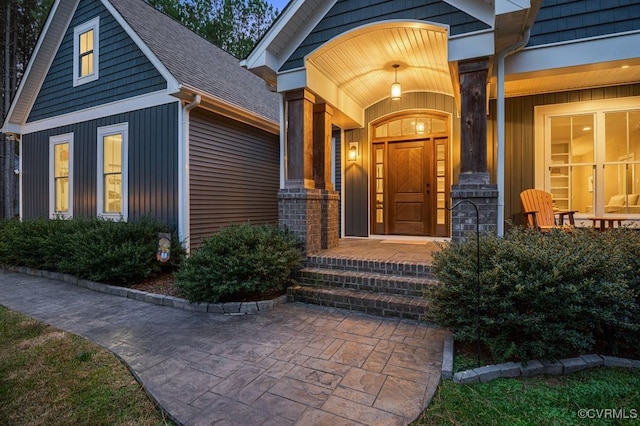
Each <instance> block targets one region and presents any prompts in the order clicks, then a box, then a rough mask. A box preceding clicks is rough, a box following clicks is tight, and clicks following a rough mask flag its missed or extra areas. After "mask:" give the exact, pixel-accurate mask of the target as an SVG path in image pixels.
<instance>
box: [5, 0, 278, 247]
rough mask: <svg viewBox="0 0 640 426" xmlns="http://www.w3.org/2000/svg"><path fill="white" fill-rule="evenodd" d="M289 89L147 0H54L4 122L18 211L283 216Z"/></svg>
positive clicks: (126, 216)
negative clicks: (283, 133) (275, 87)
mask: <svg viewBox="0 0 640 426" xmlns="http://www.w3.org/2000/svg"><path fill="white" fill-rule="evenodd" d="M280 98H281V96H280V95H278V94H277V93H273V92H272V91H270V90H269V89H268V88H267V86H266V85H265V83H264V81H263V80H261V79H260V78H258V77H256V76H255V75H253V74H252V73H250V72H249V71H247V70H245V69H243V68H242V67H241V66H240V65H239V61H238V60H237V59H236V58H234V57H232V56H231V55H229V54H227V53H226V52H224V51H222V50H221V49H219V48H217V47H216V46H214V45H212V44H211V43H209V42H208V41H206V40H204V39H203V38H201V37H199V36H197V35H196V34H195V33H193V32H191V31H189V30H187V29H186V28H185V27H183V26H181V25H180V24H178V23H177V22H176V21H174V20H172V19H171V18H169V17H167V16H166V15H164V14H162V13H160V12H158V11H156V10H155V9H154V8H152V7H151V6H149V5H147V4H146V3H145V2H144V1H142V0H56V1H55V2H54V4H53V7H52V10H51V12H50V14H49V16H48V19H47V21H46V23H45V25H44V28H43V31H42V34H41V36H40V39H39V41H38V43H37V46H36V49H35V51H34V54H33V57H32V58H31V61H30V63H29V66H28V69H27V70H26V73H25V75H24V78H23V80H22V82H21V84H20V87H19V89H18V92H17V95H16V97H15V99H14V101H13V103H12V105H11V109H10V111H9V114H8V116H7V118H6V120H5V123H4V124H3V126H2V129H1V130H2V132H5V133H9V134H11V135H12V136H13V137H15V138H17V139H18V140H19V142H20V145H19V149H20V154H21V155H20V160H21V161H20V166H19V173H20V175H19V181H20V217H21V218H22V219H30V218H36V217H56V216H63V217H96V216H100V217H105V218H112V219H116V220H131V219H136V218H139V217H142V216H149V217H153V218H156V219H158V220H160V221H162V222H164V223H167V224H169V225H173V226H175V227H176V229H177V230H178V231H179V235H180V238H181V239H183V240H184V241H185V243H186V244H187V247H188V248H195V247H198V246H199V245H200V244H201V241H202V238H203V237H205V236H208V235H211V234H212V233H214V232H215V231H217V230H218V229H219V228H220V227H221V226H225V225H229V224H230V223H234V222H244V221H251V222H253V223H276V222H277V218H278V206H277V192H278V187H279V185H278V182H279V158H280V143H279V136H278V135H279V109H280V105H281V102H280Z"/></svg>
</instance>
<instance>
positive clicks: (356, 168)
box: [343, 92, 460, 237]
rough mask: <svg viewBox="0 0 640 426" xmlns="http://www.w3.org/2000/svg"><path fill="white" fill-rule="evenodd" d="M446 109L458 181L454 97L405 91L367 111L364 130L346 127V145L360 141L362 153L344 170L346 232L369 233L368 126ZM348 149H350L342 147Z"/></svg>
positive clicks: (457, 136) (458, 157) (457, 147)
mask: <svg viewBox="0 0 640 426" xmlns="http://www.w3.org/2000/svg"><path fill="white" fill-rule="evenodd" d="M416 111H417V112H429V111H434V112H445V113H448V114H449V116H450V118H451V120H452V123H451V127H452V132H453V134H451V136H450V142H449V146H450V147H451V149H452V152H451V158H452V167H451V169H452V173H453V175H452V179H451V180H452V182H454V183H455V182H457V179H458V174H459V170H460V144H459V142H458V141H459V134H460V119H459V118H458V117H457V114H456V113H455V101H454V98H453V97H451V96H447V95H444V94H440V93H428V92H411V93H403V94H402V99H400V100H399V101H392V100H391V99H384V100H382V101H380V102H378V103H376V104H374V105H372V106H371V107H369V108H367V109H366V110H365V123H367V124H366V127H365V128H363V129H353V130H345V132H344V134H345V141H344V142H343V147H348V146H349V142H358V143H359V155H358V159H357V160H356V161H349V160H346V162H345V169H344V181H345V182H344V183H345V185H344V194H343V196H344V209H345V215H344V216H345V235H346V236H354V237H366V236H368V235H369V170H370V161H369V156H370V152H369V151H370V143H369V140H370V137H369V125H370V123H371V122H373V121H375V120H377V119H378V118H380V117H384V116H387V115H390V114H394V113H403V112H407V113H411V112H416ZM343 149H347V148H343Z"/></svg>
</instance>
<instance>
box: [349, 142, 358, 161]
mask: <svg viewBox="0 0 640 426" xmlns="http://www.w3.org/2000/svg"><path fill="white" fill-rule="evenodd" d="M347 158H349V161H356V160H357V159H358V142H349V153H348V155H347Z"/></svg>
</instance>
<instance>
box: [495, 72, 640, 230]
mask: <svg viewBox="0 0 640 426" xmlns="http://www.w3.org/2000/svg"><path fill="white" fill-rule="evenodd" d="M630 96H640V84H635V85H624V86H613V87H603V88H595V89H584V90H575V91H571V92H559V93H548V94H542V95H535V96H523V97H517V98H507V99H505V220H507V221H509V222H511V223H513V224H524V218H523V216H522V208H521V206H520V192H522V191H524V190H525V189H529V188H534V187H535V168H536V167H538V166H539V165H537V164H535V143H536V142H538V143H544V141H536V140H535V122H534V119H535V117H534V114H535V111H534V108H535V107H536V106H539V105H553V104H564V103H571V102H589V101H593V100H601V99H615V98H624V97H630ZM495 121H496V105H495V101H491V103H490V115H489V123H488V124H489V126H488V132H489V135H488V139H489V140H490V141H493V145H494V146H495V144H496V141H497V135H496V133H495ZM496 155H497V154H496V152H495V150H493V151H492V152H490V153H489V160H490V162H491V164H490V165H489V166H490V167H489V169H490V171H491V174H492V176H491V181H492V182H495V178H496V176H495V167H494V165H495V164H496V161H497V159H496Z"/></svg>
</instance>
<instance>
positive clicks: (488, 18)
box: [444, 0, 501, 28]
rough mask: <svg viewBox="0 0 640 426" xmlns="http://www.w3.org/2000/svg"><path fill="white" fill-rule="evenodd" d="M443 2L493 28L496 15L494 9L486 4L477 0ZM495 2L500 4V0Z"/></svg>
mask: <svg viewBox="0 0 640 426" xmlns="http://www.w3.org/2000/svg"><path fill="white" fill-rule="evenodd" d="M444 2H445V3H449V5H451V6H453V7H455V8H456V9H458V10H461V11H462V12H464V13H466V14H467V15H471V16H472V17H474V18H476V19H477V20H479V21H482V22H483V23H485V24H487V25H489V26H490V27H491V28H493V27H494V23H495V15H496V13H495V12H494V8H493V7H491V5H489V4H488V3H486V2H483V1H477V0H444ZM497 2H498V3H500V2H501V0H497ZM496 8H497V6H496Z"/></svg>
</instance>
